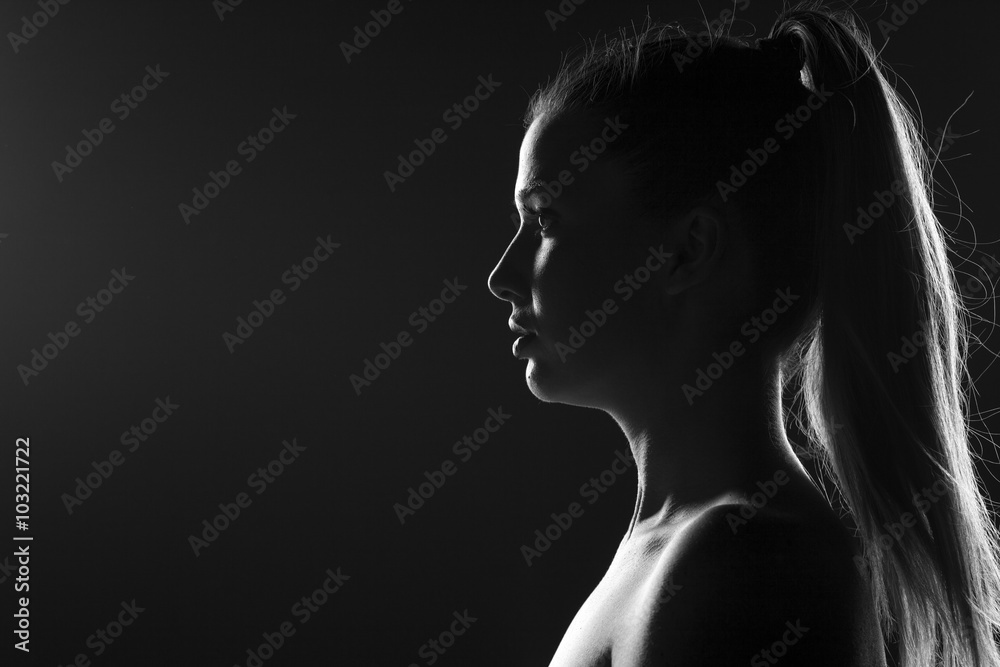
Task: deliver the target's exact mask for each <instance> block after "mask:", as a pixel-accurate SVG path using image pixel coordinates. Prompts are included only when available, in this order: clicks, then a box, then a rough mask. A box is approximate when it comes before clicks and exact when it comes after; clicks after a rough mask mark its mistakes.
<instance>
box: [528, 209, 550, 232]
mask: <svg viewBox="0 0 1000 667" xmlns="http://www.w3.org/2000/svg"><path fill="white" fill-rule="evenodd" d="M527 217H530V218H531V219H533V220H534V221H535V224H537V225H538V229H537V230H536V231H535V236H536V237H537V236H547V235H548V234H549V233H551V229H552V225H553V224H554V223H555V218H553V217H552V216H550V215H549V214H548V213H546V212H543V211H528V216H527Z"/></svg>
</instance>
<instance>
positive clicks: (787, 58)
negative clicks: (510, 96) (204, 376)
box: [524, 2, 1000, 667]
mask: <svg viewBox="0 0 1000 667" xmlns="http://www.w3.org/2000/svg"><path fill="white" fill-rule="evenodd" d="M705 37H707V40H706V39H705ZM817 100H820V101H822V104H816V103H815V102H816V101H817ZM792 108H796V109H797V110H805V111H806V113H805V116H807V117H808V120H805V121H803V122H799V120H801V119H797V120H796V122H795V123H790V124H787V125H781V124H780V122H779V125H775V123H774V121H775V119H776V118H778V119H780V118H785V116H784V114H785V113H786V112H787V111H788V110H789V109H792ZM574 111H582V112H586V113H590V114H591V115H592V116H593V117H594V118H595V119H599V118H602V117H604V116H606V115H609V114H610V115H612V116H615V117H618V116H620V117H621V121H622V122H623V123H625V124H627V125H628V127H629V128H630V129H629V132H628V133H626V134H624V135H622V136H621V137H620V138H618V139H617V140H616V141H615V142H614V143H613V144H609V145H608V147H607V151H606V152H607V153H608V154H609V155H613V156H615V157H617V158H619V159H621V160H622V161H623V163H624V164H625V165H626V166H627V171H628V173H629V175H630V177H631V181H630V182H631V187H632V193H631V194H632V195H633V196H634V197H635V198H636V199H637V200H639V201H640V202H641V203H642V204H644V205H645V210H650V211H655V212H656V213H657V214H659V215H661V216H662V217H664V218H666V217H667V216H668V215H669V214H670V213H673V212H677V211H678V210H682V209H683V208H684V207H690V206H691V205H692V204H694V203H695V202H698V201H701V200H705V199H710V198H711V197H713V196H716V195H717V194H718V195H721V196H722V197H723V201H724V202H726V203H727V206H732V207H733V210H734V211H735V212H736V213H737V215H738V219H739V220H740V222H741V224H745V225H746V234H745V237H746V238H749V239H751V243H752V245H753V247H752V248H751V251H752V252H753V253H754V256H755V258H756V262H755V275H754V276H753V278H754V280H755V281H756V283H757V284H758V285H759V286H760V290H759V292H760V293H761V298H762V299H763V298H765V297H769V295H770V294H771V292H772V291H773V289H774V287H775V286H781V287H785V286H786V285H789V286H791V289H792V291H793V292H794V293H796V294H801V295H802V300H801V301H800V302H799V304H800V306H797V308H799V310H798V312H797V313H794V314H793V313H791V312H790V313H789V314H788V315H786V316H784V317H783V318H781V319H780V320H779V321H778V323H777V324H775V325H774V326H773V327H771V329H770V330H769V332H768V334H767V336H768V337H769V341H768V343H767V344H768V345H769V346H770V349H771V351H772V354H773V355H774V356H775V357H776V358H777V359H778V362H779V363H780V370H781V374H782V389H783V392H782V393H783V398H785V399H787V400H788V408H789V409H788V411H787V414H788V415H789V417H790V419H791V421H792V422H793V425H795V424H797V425H798V427H799V429H800V430H801V431H802V432H803V434H804V435H805V438H806V441H807V444H806V449H807V450H810V451H812V452H814V453H815V455H816V456H815V458H816V459H817V460H818V461H819V462H820V466H821V468H822V472H824V473H825V477H826V478H827V479H829V480H830V481H832V482H833V484H834V485H835V486H836V487H837V488H838V489H839V492H840V497H841V499H842V502H844V503H845V504H846V506H847V509H848V510H849V513H850V515H849V519H851V520H853V522H854V524H855V526H856V530H857V532H858V537H859V542H860V545H861V548H862V555H861V556H859V557H858V558H857V561H858V565H859V568H860V569H861V570H862V571H863V572H864V573H865V574H867V576H868V577H869V580H870V584H871V589H872V593H873V596H874V599H875V603H876V609H877V611H878V615H879V619H880V622H881V623H882V626H883V629H884V630H885V632H886V634H887V635H888V636H890V637H895V638H896V639H897V640H898V645H899V651H900V657H901V662H902V665H903V666H904V667H930V666H931V665H933V664H935V661H938V662H939V663H940V664H943V665H944V666H945V667H959V666H961V667H966V666H968V665H976V666H978V667H1000V654H998V651H997V645H996V643H995V641H996V640H995V639H994V633H995V632H997V631H998V630H1000V566H998V562H1000V554H998V543H1000V541H998V531H997V529H996V527H995V526H994V525H993V523H992V519H991V516H990V513H989V511H988V509H987V506H986V500H985V497H984V493H983V492H982V491H981V489H980V487H979V485H978V481H977V477H976V474H975V468H974V464H973V460H972V455H971V453H970V448H969V427H968V424H967V421H966V420H967V416H968V404H967V398H966V392H967V391H970V390H971V380H970V378H969V376H968V373H967V369H966V366H965V363H966V357H967V353H968V338H969V331H968V321H969V314H968V312H967V311H966V310H965V307H964V304H963V303H962V301H961V300H960V298H959V294H958V292H957V290H956V284H955V276H954V270H953V267H952V265H951V264H950V262H949V259H948V247H947V241H948V235H947V232H946V230H945V229H944V228H943V227H942V226H941V224H940V223H939V222H938V220H937V218H936V217H935V215H934V210H933V207H932V201H931V192H932V185H933V181H932V174H931V167H930V163H929V160H928V156H927V154H926V152H925V148H924V142H923V139H922V137H921V134H920V131H919V130H918V126H917V123H916V121H915V119H914V116H913V114H912V113H911V112H910V111H909V110H908V108H907V107H906V105H905V103H904V101H903V100H902V99H901V98H900V96H899V95H898V94H897V93H896V92H895V91H894V90H893V88H892V87H891V86H890V85H889V83H888V82H887V81H886V79H885V77H884V75H883V73H882V66H881V64H880V63H879V61H878V57H877V54H876V52H875V50H874V48H873V47H872V44H871V42H870V39H869V38H868V36H867V35H866V34H864V33H863V32H861V30H859V28H858V27H857V26H856V24H855V22H854V20H853V18H852V17H851V15H850V14H848V13H846V12H834V11H831V10H828V9H825V8H823V7H822V5H820V4H819V3H816V2H807V3H802V4H799V5H797V6H795V7H793V8H790V9H788V10H786V11H784V12H783V13H782V14H781V15H780V16H779V18H778V20H777V22H776V23H775V26H774V28H773V29H772V30H771V32H770V34H769V36H768V38H766V39H765V40H763V46H762V48H753V47H752V46H750V45H749V44H747V43H746V42H745V41H743V40H741V39H739V38H736V37H732V36H730V35H728V34H726V31H725V29H724V27H720V28H718V29H717V30H716V31H715V32H712V33H710V34H708V35H705V33H704V32H701V33H699V34H698V35H697V36H695V35H694V34H692V33H691V32H689V31H685V30H684V29H683V28H681V27H680V26H677V25H674V24H668V25H664V24H656V25H649V26H645V27H644V28H643V29H642V30H641V31H638V32H637V34H636V35H635V37H626V36H624V35H623V36H622V38H621V39H617V38H616V39H611V40H609V41H606V44H605V45H604V46H603V48H601V49H597V48H596V47H592V48H590V49H589V50H588V51H587V52H586V53H584V54H583V55H581V56H579V57H577V58H576V59H574V60H572V61H570V62H568V63H566V64H564V66H563V67H561V68H560V71H559V73H558V74H557V76H556V78H555V80H554V81H552V82H551V83H549V84H547V85H546V86H545V87H544V88H543V89H541V90H539V91H538V92H537V93H535V95H534V96H533V97H532V99H531V101H530V102H529V107H528V111H527V113H526V115H525V119H524V120H525V127H528V126H530V125H531V123H532V122H533V121H534V120H535V119H536V118H538V117H541V116H543V115H551V116H553V117H556V116H559V115H560V114H563V113H567V112H574ZM789 117H790V116H789ZM775 130H778V131H779V133H781V134H782V136H783V137H784V140H783V141H782V142H781V145H780V150H771V149H770V148H769V149H768V152H767V153H766V154H765V155H766V158H767V160H766V164H764V166H762V167H761V168H760V169H759V170H757V169H756V167H754V170H755V171H754V173H753V175H752V176H747V175H746V174H736V173H730V172H725V173H720V165H736V164H740V163H743V164H746V163H747V155H748V154H750V155H758V154H760V153H761V151H759V150H755V149H757V148H758V147H760V146H762V145H763V146H771V147H774V146H775V145H776V144H774V143H771V142H773V141H774V133H775ZM785 130H789V131H787V132H786V131H785ZM791 130H794V132H792V131H791ZM754 159H755V163H756V164H758V165H759V164H762V162H763V160H757V159H756V158H754ZM732 170H733V171H735V170H736V167H735V166H733V167H732ZM665 184H669V186H665ZM730 195H731V199H730ZM759 305H760V304H748V307H753V308H756V310H752V311H750V312H759V311H760V310H761V309H762V308H760V307H758V306H759ZM761 345H762V346H763V345H764V343H761Z"/></svg>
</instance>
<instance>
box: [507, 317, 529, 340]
mask: <svg viewBox="0 0 1000 667" xmlns="http://www.w3.org/2000/svg"><path fill="white" fill-rule="evenodd" d="M507 324H508V325H509V326H510V330H511V331H513V332H514V333H516V334H521V335H522V336H527V335H528V334H533V333H535V332H534V331H531V330H530V329H526V328H525V327H523V326H521V325H520V324H518V323H517V322H516V321H514V318H513V317H512V318H510V319H509V320H507Z"/></svg>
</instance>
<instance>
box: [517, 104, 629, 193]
mask: <svg viewBox="0 0 1000 667" xmlns="http://www.w3.org/2000/svg"><path fill="white" fill-rule="evenodd" d="M609 138H610V140H611V141H614V139H615V138H617V137H616V135H615V133H614V132H613V131H611V130H610V128H609V126H608V125H607V124H606V123H605V122H604V121H603V120H602V119H593V118H590V117H587V116H586V115H583V114H566V115H561V116H559V117H558V118H555V119H553V118H551V117H550V116H545V115H543V116H540V117H539V118H537V119H535V121H534V122H532V124H531V126H530V127H529V128H528V130H527V132H525V134H524V139H523V140H522V142H521V150H520V154H519V164H518V172H517V181H516V183H515V185H514V195H515V198H516V199H520V194H521V193H524V192H525V191H527V190H529V189H532V188H538V187H539V186H541V185H542V184H543V183H544V184H551V187H550V188H549V189H548V191H551V190H554V189H556V188H557V187H558V186H557V185H556V183H561V184H562V185H563V189H562V190H563V191H562V194H560V195H559V197H558V199H557V201H558V202H559V203H560V204H562V205H563V206H564V207H568V206H570V205H571V204H572V203H574V202H576V201H577V200H579V199H580V198H581V197H582V196H588V195H589V197H591V198H592V197H593V196H597V195H600V196H601V197H602V198H603V199H605V200H609V199H611V200H618V199H620V198H623V197H626V196H627V193H628V181H627V179H626V176H625V170H624V168H623V165H622V164H621V162H620V161H619V160H615V159H613V158H611V157H610V155H609V154H608V153H607V152H605V148H606V147H607V146H608V145H609V141H608V139H609ZM545 192H547V190H546V189H539V190H536V193H537V194H538V195H543V194H544V193H545ZM522 203H526V202H522Z"/></svg>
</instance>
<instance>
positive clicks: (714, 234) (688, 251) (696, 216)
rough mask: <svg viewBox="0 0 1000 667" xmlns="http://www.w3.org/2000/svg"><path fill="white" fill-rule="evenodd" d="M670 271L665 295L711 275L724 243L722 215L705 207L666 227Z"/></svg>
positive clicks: (724, 245) (690, 285)
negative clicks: (670, 261) (671, 254)
mask: <svg viewBox="0 0 1000 667" xmlns="http://www.w3.org/2000/svg"><path fill="white" fill-rule="evenodd" d="M667 229H668V231H667V233H666V237H667V239H668V240H669V241H668V242H669V245H670V250H671V251H672V252H673V253H674V255H673V258H674V262H673V270H672V271H670V273H669V275H667V276H664V282H663V287H664V290H665V292H666V294H669V295H671V296H673V295H676V294H680V293H681V292H683V291H684V290H686V289H689V288H691V287H693V286H695V285H697V284H698V283H700V282H702V281H703V280H705V279H706V278H708V277H709V276H711V275H712V273H713V272H714V271H715V269H716V267H717V266H718V264H719V261H720V260H721V259H722V254H723V252H724V251H725V249H726V243H727V241H728V231H729V230H728V228H727V226H726V217H725V214H724V213H723V212H722V211H720V210H719V209H717V208H714V207H712V206H709V205H700V206H696V207H695V208H692V209H691V210H690V211H688V212H687V213H686V214H684V215H683V216H681V217H679V218H675V219H674V220H673V221H672V222H670V223H668V225H667Z"/></svg>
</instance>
